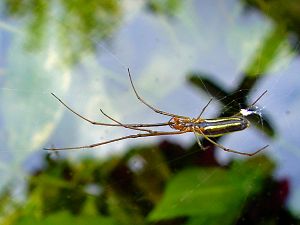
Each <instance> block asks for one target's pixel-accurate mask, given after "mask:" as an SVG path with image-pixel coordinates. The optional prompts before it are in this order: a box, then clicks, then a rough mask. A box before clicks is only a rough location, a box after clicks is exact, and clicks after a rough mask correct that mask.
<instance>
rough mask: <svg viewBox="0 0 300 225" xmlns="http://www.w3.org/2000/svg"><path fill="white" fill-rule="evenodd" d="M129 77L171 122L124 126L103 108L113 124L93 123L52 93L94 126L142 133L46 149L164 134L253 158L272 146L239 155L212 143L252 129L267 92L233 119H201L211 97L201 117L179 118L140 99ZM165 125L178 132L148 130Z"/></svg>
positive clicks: (237, 152) (89, 146) (157, 110)
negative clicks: (256, 107) (189, 136)
mask: <svg viewBox="0 0 300 225" xmlns="http://www.w3.org/2000/svg"><path fill="white" fill-rule="evenodd" d="M128 76H129V80H130V84H131V87H132V89H133V91H134V93H135V95H136V97H137V98H138V100H139V101H141V102H142V103H143V104H144V105H146V106H147V107H149V108H150V109H151V110H153V111H154V112H156V113H158V114H162V115H164V116H169V117H171V118H170V119H169V121H168V122H165V123H153V124H151V123H150V124H142V123H141V124H123V123H121V122H119V121H117V120H115V119H114V118H112V117H110V116H109V115H107V114H106V113H104V112H103V110H101V109H100V111H101V113H102V114H103V115H104V116H106V117H107V118H109V119H110V120H112V121H113V122H114V123H101V122H96V121H92V120H90V119H88V118H86V117H84V116H82V115H81V114H79V113H77V112H75V111H74V110H73V109H71V108H70V107H69V106H68V105H67V104H65V103H64V102H63V101H62V100H61V99H60V98H58V97H57V96H56V95H55V94H53V93H51V94H52V95H53V96H54V97H55V98H56V99H57V100H58V101H59V102H60V103H61V104H62V105H64V106H65V107H66V108H67V109H68V110H69V111H71V112H72V113H74V114H75V115H77V116H78V117H80V118H81V119H83V120H85V121H87V122H89V123H91V124H93V125H100V126H114V127H116V126H117V127H124V128H127V129H131V130H138V131H141V133H137V134H132V135H127V136H123V137H119V138H115V139H111V140H108V141H103V142H98V143H95V144H91V145H83V146H76V147H65V148H44V150H52V151H58V150H72V149H89V148H95V147H98V146H100V145H105V144H109V143H112V142H116V141H121V140H124V139H131V138H141V137H151V136H162V135H178V134H184V133H188V132H193V133H194V134H195V136H196V140H197V143H198V144H199V146H200V147H201V148H203V147H202V145H201V142H200V140H199V136H203V137H204V138H205V139H206V140H208V141H209V142H210V143H212V144H214V145H215V146H217V147H219V148H221V149H223V150H224V151H226V152H232V153H236V154H240V155H246V156H253V155H255V154H257V153H259V152H260V151H262V150H264V149H265V148H267V147H268V146H269V145H266V146H264V147H262V148H260V149H258V150H256V151H254V152H253V153H247V152H240V151H237V150H233V149H230V148H227V147H224V146H223V145H221V144H219V143H217V142H216V141H214V140H212V139H211V137H217V136H222V135H225V134H228V133H232V132H235V131H241V130H244V129H246V128H248V127H249V126H250V122H249V120H247V119H246V118H245V117H246V116H248V115H251V114H258V115H259V116H261V113H260V111H257V110H253V109H252V108H253V106H254V105H255V104H256V103H257V102H258V101H259V99H261V97H262V96H263V95H264V94H266V92H267V91H264V92H263V93H262V94H261V95H260V96H259V97H258V98H257V99H256V100H255V101H254V102H253V103H252V104H251V105H250V106H248V107H247V108H246V109H241V110H240V112H239V113H237V114H235V115H233V116H230V117H221V118H216V119H203V118H201V116H202V114H203V113H204V111H205V109H206V108H207V107H208V105H209V104H210V103H211V101H212V98H211V99H210V100H209V102H208V103H207V104H206V105H205V106H204V107H203V109H202V110H201V112H200V114H199V116H198V117H197V118H191V117H187V116H180V115H176V114H172V113H168V112H164V111H161V110H159V109H156V108H154V107H153V106H151V105H150V104H148V103H147V102H146V101H145V100H144V99H143V98H141V97H140V95H139V94H138V92H137V91H136V88H135V86H134V84H133V81H132V77H131V74H130V70H129V69H128ZM163 126H169V127H170V128H172V129H173V130H175V131H168V132H167V131H157V130H153V129H149V128H148V127H163Z"/></svg>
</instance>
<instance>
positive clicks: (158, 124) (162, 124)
mask: <svg viewBox="0 0 300 225" xmlns="http://www.w3.org/2000/svg"><path fill="white" fill-rule="evenodd" d="M51 95H53V97H55V98H56V99H57V100H58V101H59V102H60V103H61V104H62V105H63V106H64V107H66V108H67V109H68V110H69V111H71V112H72V113H73V114H75V115H76V116H78V117H80V118H81V119H83V120H85V121H87V122H89V123H91V124H93V125H100V126H112V127H120V126H121V125H120V124H111V123H100V122H96V121H93V120H90V119H88V118H86V117H84V116H82V115H81V114H79V113H77V112H76V111H75V110H73V109H72V108H71V107H70V106H68V105H67V104H66V103H64V102H63V101H62V100H61V99H60V98H59V97H57V96H56V95H55V94H54V93H51ZM123 125H126V126H128V127H159V126H168V125H169V123H153V124H151V123H150V124H123ZM123 127H124V126H123Z"/></svg>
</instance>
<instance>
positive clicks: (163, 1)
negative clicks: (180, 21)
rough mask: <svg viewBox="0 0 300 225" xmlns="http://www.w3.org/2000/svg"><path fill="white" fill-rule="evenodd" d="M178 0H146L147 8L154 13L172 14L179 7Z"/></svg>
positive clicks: (179, 2)
mask: <svg viewBox="0 0 300 225" xmlns="http://www.w3.org/2000/svg"><path fill="white" fill-rule="evenodd" d="M180 4H182V3H181V1H179V0H148V2H147V8H148V9H149V10H150V11H151V12H153V13H156V14H164V15H169V16H172V15H174V14H175V13H176V11H177V10H178V9H179V8H180Z"/></svg>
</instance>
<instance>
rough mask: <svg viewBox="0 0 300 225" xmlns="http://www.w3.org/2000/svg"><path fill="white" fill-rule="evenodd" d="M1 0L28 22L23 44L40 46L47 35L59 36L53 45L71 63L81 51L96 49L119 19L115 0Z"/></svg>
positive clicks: (12, 13) (114, 27)
mask: <svg viewBox="0 0 300 225" xmlns="http://www.w3.org/2000/svg"><path fill="white" fill-rule="evenodd" d="M4 1H5V5H4V6H5V7H6V12H7V13H8V14H9V15H12V16H15V17H18V18H19V19H22V20H21V21H24V22H26V23H27V24H28V30H27V32H28V35H27V37H28V39H29V40H28V41H27V42H26V44H27V47H28V48H29V49H31V50H33V49H39V48H41V47H44V45H45V42H46V39H47V38H50V37H59V40H58V41H57V45H58V46H59V48H63V49H64V51H63V52H64V55H62V58H63V59H65V60H66V61H67V62H73V63H74V62H76V61H77V60H78V59H79V58H80V56H81V54H83V53H85V52H88V51H94V50H95V49H97V48H96V45H97V43H98V42H99V41H101V40H103V39H106V38H108V37H109V36H110V35H111V34H112V32H113V31H114V30H115V29H116V27H117V26H118V24H119V23H120V21H121V18H122V17H121V16H122V9H121V5H120V1H117V0H92V1H89V2H88V4H87V2H86V1H84V0H75V1H64V0H59V1H47V0H4ZM49 32H50V33H49ZM51 32H55V33H56V32H58V33H59V35H52V34H51ZM87 37H88V38H87ZM48 41H49V40H48ZM50 42H52V43H53V42H56V40H51V41H50Z"/></svg>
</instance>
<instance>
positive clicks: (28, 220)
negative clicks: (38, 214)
mask: <svg viewBox="0 0 300 225" xmlns="http://www.w3.org/2000/svg"><path fill="white" fill-rule="evenodd" d="M27 224H28V225H29V224H40V225H53V224H65V225H68V224H70V225H81V224H89V225H94V224H95V225H98V224H101V225H115V224H116V223H115V221H114V220H113V219H112V218H110V217H101V216H91V215H80V216H74V215H72V214H70V213H68V212H66V211H64V212H59V213H55V214H51V215H50V216H48V217H46V218H43V219H41V220H37V219H35V218H34V217H32V216H30V215H26V216H25V217H22V218H21V219H20V220H19V221H18V222H17V223H16V225H27Z"/></svg>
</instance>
